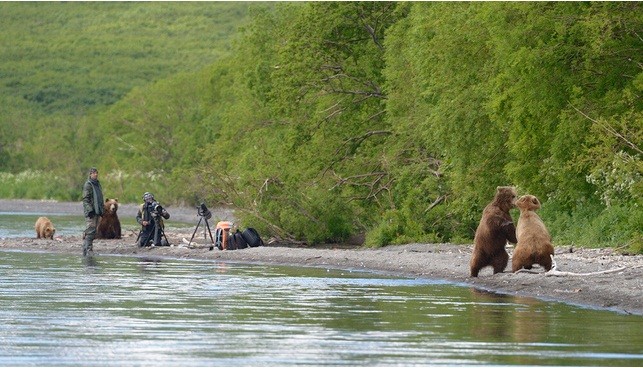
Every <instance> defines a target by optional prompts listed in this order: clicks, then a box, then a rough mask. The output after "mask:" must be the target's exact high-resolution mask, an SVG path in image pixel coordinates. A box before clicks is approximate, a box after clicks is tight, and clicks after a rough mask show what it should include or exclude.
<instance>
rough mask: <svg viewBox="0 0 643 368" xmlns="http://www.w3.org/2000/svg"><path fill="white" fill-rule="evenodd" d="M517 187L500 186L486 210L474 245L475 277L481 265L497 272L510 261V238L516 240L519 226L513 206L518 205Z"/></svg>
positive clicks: (473, 266)
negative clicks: (512, 210)
mask: <svg viewBox="0 0 643 368" xmlns="http://www.w3.org/2000/svg"><path fill="white" fill-rule="evenodd" d="M516 196H517V195H516V188H515V187H497V188H496V195H495V197H494V199H493V201H492V202H491V203H489V204H488V205H487V206H486V207H485V208H484V211H482V218H481V219H480V223H479V224H478V228H477V229H476V235H475V237H474V239H473V241H474V247H473V254H472V256H471V262H470V264H469V266H470V270H471V277H478V273H479V272H480V270H481V269H483V268H484V267H487V266H492V267H493V273H494V274H496V273H499V272H503V271H504V270H505V267H507V263H509V254H507V251H506V250H505V245H507V241H509V242H511V243H514V244H515V243H516V242H517V240H516V228H515V227H514V223H513V219H512V218H511V215H509V210H510V209H512V208H514V207H515V201H516Z"/></svg>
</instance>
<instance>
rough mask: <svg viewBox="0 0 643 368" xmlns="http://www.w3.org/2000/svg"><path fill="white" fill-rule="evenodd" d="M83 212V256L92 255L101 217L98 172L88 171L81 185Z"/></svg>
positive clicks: (101, 200)
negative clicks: (85, 179) (87, 175)
mask: <svg viewBox="0 0 643 368" xmlns="http://www.w3.org/2000/svg"><path fill="white" fill-rule="evenodd" d="M83 210H84V212H85V224H86V226H85V235H84V237H83V238H84V239H85V240H84V241H83V256H88V255H89V256H92V255H94V249H93V244H94V237H95V236H96V228H97V227H98V222H99V221H100V217H101V216H102V215H103V188H101V186H100V182H99V181H98V170H97V169H96V168H95V167H92V168H91V169H89V178H88V179H87V181H86V182H85V185H83Z"/></svg>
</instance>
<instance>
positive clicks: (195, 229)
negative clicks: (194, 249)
mask: <svg viewBox="0 0 643 368" xmlns="http://www.w3.org/2000/svg"><path fill="white" fill-rule="evenodd" d="M201 220H203V217H201V218H200V219H199V223H197V224H196V227H195V228H194V232H193V233H192V237H191V238H190V242H189V243H188V244H192V240H193V239H194V235H196V231H197V230H199V225H201ZM205 223H206V224H207V223H208V220H205Z"/></svg>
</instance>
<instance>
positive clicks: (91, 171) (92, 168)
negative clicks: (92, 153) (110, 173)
mask: <svg viewBox="0 0 643 368" xmlns="http://www.w3.org/2000/svg"><path fill="white" fill-rule="evenodd" d="M97 172H98V169H97V168H95V167H90V168H89V174H93V173H97Z"/></svg>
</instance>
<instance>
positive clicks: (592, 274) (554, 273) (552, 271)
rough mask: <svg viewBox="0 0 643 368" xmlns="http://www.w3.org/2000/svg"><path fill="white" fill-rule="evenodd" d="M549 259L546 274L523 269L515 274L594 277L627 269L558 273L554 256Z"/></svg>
mask: <svg viewBox="0 0 643 368" xmlns="http://www.w3.org/2000/svg"><path fill="white" fill-rule="evenodd" d="M549 257H551V261H552V266H551V269H550V270H549V271H547V272H538V271H532V270H526V269H524V268H521V269H520V270H518V271H516V273H536V274H544V275H545V276H594V275H602V274H606V273H614V272H620V271H623V270H625V269H626V268H627V267H619V268H613V269H611V270H604V271H596V272H584V273H576V272H567V271H558V265H556V260H555V259H554V256H553V255H551V254H550V255H549Z"/></svg>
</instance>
